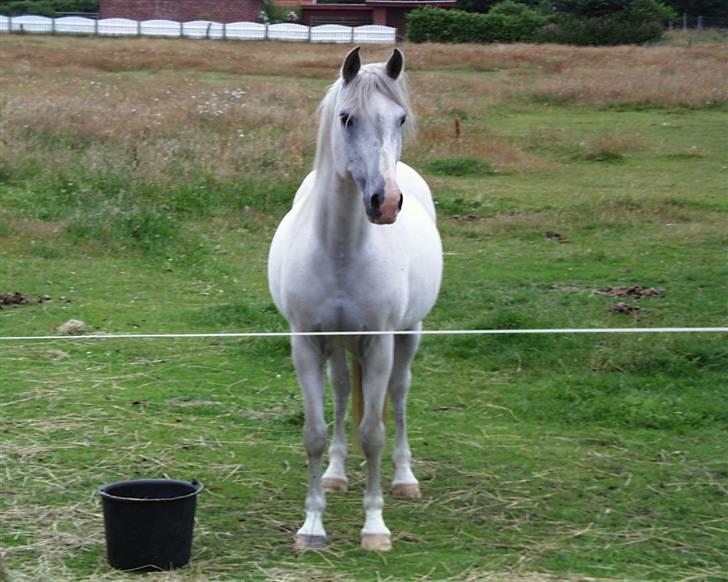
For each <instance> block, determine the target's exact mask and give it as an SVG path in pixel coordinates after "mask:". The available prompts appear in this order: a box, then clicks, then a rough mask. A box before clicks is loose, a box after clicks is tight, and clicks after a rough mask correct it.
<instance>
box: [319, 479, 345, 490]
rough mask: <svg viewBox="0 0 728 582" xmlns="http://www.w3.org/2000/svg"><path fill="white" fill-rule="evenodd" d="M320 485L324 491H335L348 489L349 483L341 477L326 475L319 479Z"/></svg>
mask: <svg viewBox="0 0 728 582" xmlns="http://www.w3.org/2000/svg"><path fill="white" fill-rule="evenodd" d="M321 486H322V487H323V488H324V491H326V493H336V492H343V493H345V492H346V491H348V490H349V485H348V483H347V482H346V481H344V480H343V479H336V478H335V477H327V478H326V479H322V480H321Z"/></svg>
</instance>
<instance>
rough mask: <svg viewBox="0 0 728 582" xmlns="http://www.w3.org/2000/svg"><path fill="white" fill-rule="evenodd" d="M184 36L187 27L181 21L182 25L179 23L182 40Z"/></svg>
mask: <svg viewBox="0 0 728 582" xmlns="http://www.w3.org/2000/svg"><path fill="white" fill-rule="evenodd" d="M184 35H185V25H184V24H183V23H182V21H181V20H180V23H179V37H180V38H183V37H184Z"/></svg>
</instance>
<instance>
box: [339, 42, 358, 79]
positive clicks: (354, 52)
mask: <svg viewBox="0 0 728 582" xmlns="http://www.w3.org/2000/svg"><path fill="white" fill-rule="evenodd" d="M360 48H361V47H356V48H353V49H351V50H350V51H349V52H348V53H347V54H346V57H345V58H344V64H343V65H341V76H342V77H343V78H344V83H348V82H349V81H351V80H352V79H353V78H354V77H356V75H357V73H358V72H359V69H361V57H360V56H359V50H360Z"/></svg>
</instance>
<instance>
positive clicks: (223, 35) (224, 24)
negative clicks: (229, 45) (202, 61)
mask: <svg viewBox="0 0 728 582" xmlns="http://www.w3.org/2000/svg"><path fill="white" fill-rule="evenodd" d="M222 39H223V40H227V22H223V23H222Z"/></svg>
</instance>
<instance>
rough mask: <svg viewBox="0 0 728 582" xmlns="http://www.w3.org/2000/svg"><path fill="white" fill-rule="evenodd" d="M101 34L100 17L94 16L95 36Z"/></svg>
mask: <svg viewBox="0 0 728 582" xmlns="http://www.w3.org/2000/svg"><path fill="white" fill-rule="evenodd" d="M98 35H99V19H98V18H94V36H98Z"/></svg>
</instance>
